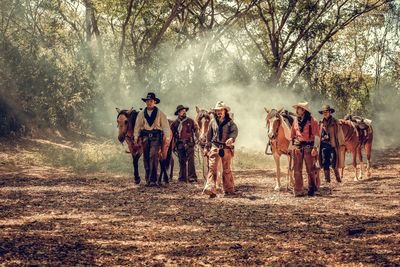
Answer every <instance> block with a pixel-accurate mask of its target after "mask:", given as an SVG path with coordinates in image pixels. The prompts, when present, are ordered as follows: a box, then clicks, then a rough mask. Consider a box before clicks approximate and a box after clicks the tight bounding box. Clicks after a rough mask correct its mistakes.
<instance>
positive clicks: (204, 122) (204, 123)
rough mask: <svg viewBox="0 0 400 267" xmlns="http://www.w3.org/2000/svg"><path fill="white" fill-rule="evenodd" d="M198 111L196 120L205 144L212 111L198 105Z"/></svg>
mask: <svg viewBox="0 0 400 267" xmlns="http://www.w3.org/2000/svg"><path fill="white" fill-rule="evenodd" d="M196 112H197V116H196V122H197V124H198V125H199V130H200V142H201V143H202V144H205V142H206V136H207V131H208V125H209V124H210V121H211V112H210V111H207V110H205V109H199V108H198V107H196Z"/></svg>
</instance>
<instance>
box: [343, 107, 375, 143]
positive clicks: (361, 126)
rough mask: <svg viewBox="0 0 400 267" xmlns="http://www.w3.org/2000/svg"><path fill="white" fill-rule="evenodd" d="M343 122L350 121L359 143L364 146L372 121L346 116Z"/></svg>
mask: <svg viewBox="0 0 400 267" xmlns="http://www.w3.org/2000/svg"><path fill="white" fill-rule="evenodd" d="M344 119H345V120H347V121H350V123H351V124H352V125H353V127H354V128H355V129H356V133H357V136H358V138H359V139H360V143H361V144H364V143H365V142H366V141H367V137H368V134H369V131H370V128H371V124H372V121H371V120H369V119H366V118H363V117H361V116H353V115H349V114H348V115H346V116H345V117H344Z"/></svg>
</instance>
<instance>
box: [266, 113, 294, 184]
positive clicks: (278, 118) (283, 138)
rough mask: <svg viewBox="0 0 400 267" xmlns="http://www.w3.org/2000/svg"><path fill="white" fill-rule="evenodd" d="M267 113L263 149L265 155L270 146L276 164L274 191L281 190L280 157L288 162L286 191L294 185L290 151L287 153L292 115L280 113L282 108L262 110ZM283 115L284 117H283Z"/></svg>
mask: <svg viewBox="0 0 400 267" xmlns="http://www.w3.org/2000/svg"><path fill="white" fill-rule="evenodd" d="M264 109H265V111H266V112H267V117H266V118H265V120H266V121H267V128H268V138H269V142H268V145H267V147H266V149H265V154H269V153H268V146H271V150H272V155H273V156H274V160H275V164H276V179H275V182H276V185H275V188H274V189H275V190H280V189H281V179H280V176H281V168H280V158H281V156H282V155H286V156H287V157H288V161H289V167H288V176H287V186H286V188H287V189H288V188H289V187H290V185H293V184H294V179H293V170H291V169H290V168H291V167H290V165H291V162H290V161H291V159H290V151H289V144H290V129H291V126H292V124H293V118H292V116H294V114H292V113H290V112H288V111H285V112H284V113H282V110H283V108H281V109H279V110H276V109H271V110H268V109H267V108H264ZM283 114H285V115H283Z"/></svg>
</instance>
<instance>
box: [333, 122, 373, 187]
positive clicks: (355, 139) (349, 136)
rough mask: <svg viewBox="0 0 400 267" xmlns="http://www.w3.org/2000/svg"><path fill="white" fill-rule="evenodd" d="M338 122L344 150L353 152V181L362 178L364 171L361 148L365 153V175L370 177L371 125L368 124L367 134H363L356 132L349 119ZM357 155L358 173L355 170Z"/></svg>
mask: <svg viewBox="0 0 400 267" xmlns="http://www.w3.org/2000/svg"><path fill="white" fill-rule="evenodd" d="M340 122H341V123H342V130H343V135H344V139H345V144H346V151H349V152H351V153H352V154H353V168H354V172H355V176H354V181H358V180H360V179H362V178H363V175H364V173H365V170H364V164H363V158H362V152H361V151H362V149H363V148H364V150H365V153H366V155H367V177H371V149H372V141H373V138H374V133H373V129H372V126H371V125H369V126H368V129H367V134H366V136H363V135H362V133H360V132H358V130H357V128H356V126H355V125H354V123H353V122H351V121H349V120H340ZM357 156H358V160H359V161H360V173H359V174H358V171H357ZM342 177H343V169H342Z"/></svg>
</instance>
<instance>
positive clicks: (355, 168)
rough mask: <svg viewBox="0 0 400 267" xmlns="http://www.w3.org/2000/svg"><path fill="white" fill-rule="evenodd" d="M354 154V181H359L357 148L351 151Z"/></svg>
mask: <svg viewBox="0 0 400 267" xmlns="http://www.w3.org/2000/svg"><path fill="white" fill-rule="evenodd" d="M351 153H352V154H353V168H354V172H355V175H354V181H358V176H357V150H353V151H352V152H351Z"/></svg>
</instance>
